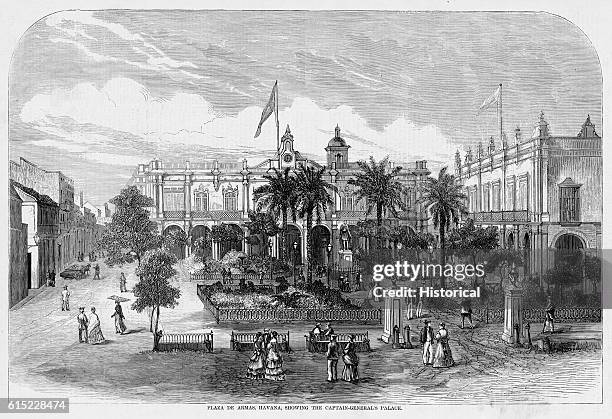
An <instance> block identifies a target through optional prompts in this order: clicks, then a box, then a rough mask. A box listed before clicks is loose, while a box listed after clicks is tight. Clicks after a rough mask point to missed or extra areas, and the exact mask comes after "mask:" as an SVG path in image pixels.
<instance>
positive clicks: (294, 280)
mask: <svg viewBox="0 0 612 419" xmlns="http://www.w3.org/2000/svg"><path fill="white" fill-rule="evenodd" d="M297 246H298V242H297V240H296V241H294V242H293V286H294V287H295V286H296V279H295V259H296V253H297Z"/></svg>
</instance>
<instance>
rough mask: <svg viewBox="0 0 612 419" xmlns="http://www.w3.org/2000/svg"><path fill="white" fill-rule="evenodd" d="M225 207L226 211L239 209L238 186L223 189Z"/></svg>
mask: <svg viewBox="0 0 612 419" xmlns="http://www.w3.org/2000/svg"><path fill="white" fill-rule="evenodd" d="M223 208H224V209H225V210H226V211H237V210H238V188H236V189H231V188H228V189H226V190H224V191H223Z"/></svg>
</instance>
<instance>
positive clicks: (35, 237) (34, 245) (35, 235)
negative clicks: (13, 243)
mask: <svg viewBox="0 0 612 419" xmlns="http://www.w3.org/2000/svg"><path fill="white" fill-rule="evenodd" d="M32 239H34V244H28V249H29V248H30V247H36V246H38V243H40V236H39V235H38V232H36V233H34V236H32Z"/></svg>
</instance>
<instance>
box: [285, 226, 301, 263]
mask: <svg viewBox="0 0 612 419" xmlns="http://www.w3.org/2000/svg"><path fill="white" fill-rule="evenodd" d="M294 243H297V246H296V248H295V249H294V248H293V244H294ZM285 246H286V248H287V254H288V255H289V256H290V259H289V261H290V262H292V263H295V264H296V265H299V264H301V263H302V231H301V230H300V228H299V227H297V226H296V225H295V224H287V243H286V244H285Z"/></svg>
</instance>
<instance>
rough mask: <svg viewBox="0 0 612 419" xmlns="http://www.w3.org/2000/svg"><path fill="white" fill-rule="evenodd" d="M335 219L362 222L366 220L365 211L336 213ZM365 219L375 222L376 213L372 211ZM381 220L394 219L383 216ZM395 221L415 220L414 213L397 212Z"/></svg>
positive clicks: (390, 216)
mask: <svg viewBox="0 0 612 419" xmlns="http://www.w3.org/2000/svg"><path fill="white" fill-rule="evenodd" d="M336 214H337V217H338V218H340V219H342V220H363V219H365V218H366V212H365V211H338V212H337V213H336ZM367 218H368V219H369V220H375V219H376V211H374V210H373V211H372V212H371V213H370V214H369V215H368V216H367ZM383 219H395V217H393V216H392V215H390V214H389V215H387V214H385V215H383ZM397 219H400V220H414V219H416V213H415V212H414V211H398V212H397Z"/></svg>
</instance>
